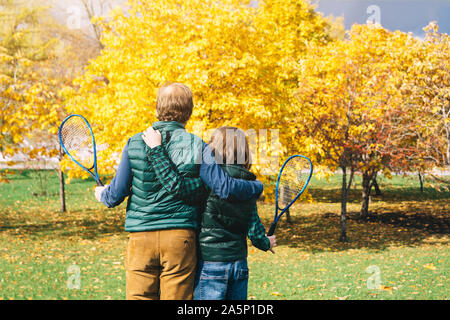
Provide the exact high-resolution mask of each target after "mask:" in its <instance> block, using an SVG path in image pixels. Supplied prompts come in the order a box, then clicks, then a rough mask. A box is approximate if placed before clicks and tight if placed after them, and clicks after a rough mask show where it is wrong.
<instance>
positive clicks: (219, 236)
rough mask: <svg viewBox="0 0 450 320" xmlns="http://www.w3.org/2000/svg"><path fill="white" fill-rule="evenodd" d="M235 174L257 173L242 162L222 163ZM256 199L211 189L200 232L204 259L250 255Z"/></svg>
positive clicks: (248, 177)
mask: <svg viewBox="0 0 450 320" xmlns="http://www.w3.org/2000/svg"><path fill="white" fill-rule="evenodd" d="M221 167H222V169H223V170H224V171H225V172H227V173H228V174H229V175H230V176H231V177H233V178H239V179H245V180H255V179H256V176H255V175H254V174H253V173H251V172H250V171H248V170H247V169H245V168H243V167H242V166H240V165H222V166H221ZM255 207H256V200H249V201H240V202H231V201H227V200H223V199H220V198H219V197H217V196H216V195H215V194H213V193H211V194H210V195H209V197H208V199H207V201H206V206H205V211H204V213H203V215H202V219H201V223H200V225H201V228H200V233H199V244H200V247H199V250H200V255H199V257H200V259H201V260H206V261H235V260H240V259H245V258H247V232H248V223H249V221H250V218H251V214H252V211H253V210H254V209H255Z"/></svg>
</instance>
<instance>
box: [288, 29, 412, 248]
mask: <svg viewBox="0 0 450 320" xmlns="http://www.w3.org/2000/svg"><path fill="white" fill-rule="evenodd" d="M348 36H349V39H348V40H343V41H335V42H333V43H330V44H329V45H328V46H321V47H314V48H311V50H310V55H308V56H307V58H306V59H303V60H302V63H301V73H302V76H303V77H302V80H301V81H300V82H299V89H298V93H297V97H298V100H299V105H298V109H297V113H298V117H297V118H295V120H296V121H294V119H293V121H292V126H295V127H296V128H297V130H298V132H299V133H301V135H302V136H303V139H302V141H303V143H304V145H305V148H307V149H309V151H310V153H311V156H312V158H313V162H315V163H317V164H319V165H322V166H324V167H326V168H327V169H328V170H330V171H332V172H333V171H335V170H336V169H341V171H342V188H341V235H340V240H341V241H346V240H347V232H346V217H347V201H348V194H349V190H350V188H351V185H352V182H353V178H354V174H355V173H356V172H360V173H361V174H362V177H363V192H362V207H361V215H362V216H367V214H368V205H369V196H370V190H371V187H372V184H373V181H374V180H375V178H376V176H377V174H379V173H383V174H384V175H386V176H388V177H389V175H390V172H391V171H397V170H400V169H401V170H407V169H408V167H409V166H411V165H412V164H413V162H412V161H410V159H411V158H412V157H414V156H415V155H417V154H418V153H419V151H418V150H417V148H416V147H415V146H416V145H415V144H414V143H410V142H411V141H413V142H414V139H412V138H411V134H410V133H409V128H408V127H406V126H404V123H402V122H401V121H399V120H398V119H401V118H402V117H405V112H404V110H403V109H402V102H403V100H402V95H401V93H400V90H399V88H400V86H401V85H402V80H403V78H404V73H403V69H402V66H404V65H405V64H408V63H411V62H412V61H413V58H410V59H409V61H408V60H404V59H403V58H404V57H405V55H404V53H405V52H407V50H408V48H409V47H410V46H413V45H415V43H416V42H417V41H419V40H417V39H415V38H413V37H412V36H410V35H408V34H405V33H402V32H390V31H388V30H385V29H383V28H382V27H381V26H379V25H354V26H353V27H352V29H351V31H350V32H349V34H348ZM297 120H300V121H298V122H297ZM295 122H297V124H296V123H295Z"/></svg>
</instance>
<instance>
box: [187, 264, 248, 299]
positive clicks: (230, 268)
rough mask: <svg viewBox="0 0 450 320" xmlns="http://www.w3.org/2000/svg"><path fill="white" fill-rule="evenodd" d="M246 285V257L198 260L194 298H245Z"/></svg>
mask: <svg viewBox="0 0 450 320" xmlns="http://www.w3.org/2000/svg"><path fill="white" fill-rule="evenodd" d="M247 287H248V265H247V259H243V260H237V261H232V262H215V261H199V262H198V268H197V274H196V279H195V288H194V300H247Z"/></svg>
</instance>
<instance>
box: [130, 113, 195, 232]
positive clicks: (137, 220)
mask: <svg viewBox="0 0 450 320" xmlns="http://www.w3.org/2000/svg"><path fill="white" fill-rule="evenodd" d="M153 128H154V129H155V130H159V131H160V132H161V135H162V140H163V141H162V143H163V145H164V147H165V149H166V150H167V152H168V154H169V157H170V158H171V160H172V162H173V163H174V164H175V165H176V167H177V170H178V172H179V173H180V174H182V175H184V176H188V177H198V176H199V164H198V163H199V159H200V160H201V151H202V141H201V139H200V138H198V137H196V136H195V135H193V134H190V133H188V132H186V130H185V129H184V126H183V125H182V124H181V123H178V122H174V121H160V122H156V123H154V124H153ZM148 150H149V149H148V147H147V145H146V144H145V142H144V141H143V140H142V133H138V134H136V135H135V136H133V137H132V138H131V139H130V142H129V144H128V158H129V160H130V166H131V171H132V176H133V178H132V189H131V191H132V192H131V196H130V197H129V199H128V204H127V214H126V218H125V231H128V232H138V231H153V230H162V229H174V228H183V229H195V228H197V216H198V213H199V210H200V209H199V206H198V205H196V204H188V203H186V202H184V201H182V200H179V199H177V198H176V197H175V196H174V195H172V194H170V193H168V192H167V191H165V189H164V188H163V186H162V185H161V183H160V182H159V180H158V179H157V177H156V174H155V172H154V170H153V168H152V164H151V163H149V161H148V159H147V151H148Z"/></svg>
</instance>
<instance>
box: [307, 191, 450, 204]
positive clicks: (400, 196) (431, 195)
mask: <svg viewBox="0 0 450 320" xmlns="http://www.w3.org/2000/svg"><path fill="white" fill-rule="evenodd" d="M308 192H309V193H310V194H311V196H312V197H313V199H315V200H317V201H319V202H325V203H340V201H341V189H339V188H333V189H314V188H311V189H308ZM426 200H444V201H449V200H450V192H444V191H441V192H439V191H436V190H435V189H433V188H425V189H424V192H423V193H422V192H420V190H419V189H418V188H395V189H385V190H383V191H382V194H381V195H380V196H375V195H373V192H372V201H374V202H377V201H383V202H390V203H395V202H399V201H426ZM348 202H349V203H360V202H361V190H360V189H351V190H350V193H349V198H348Z"/></svg>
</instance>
